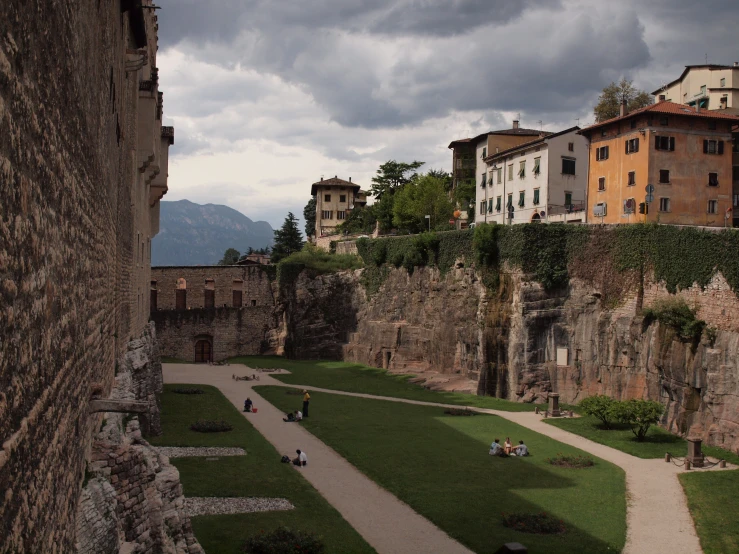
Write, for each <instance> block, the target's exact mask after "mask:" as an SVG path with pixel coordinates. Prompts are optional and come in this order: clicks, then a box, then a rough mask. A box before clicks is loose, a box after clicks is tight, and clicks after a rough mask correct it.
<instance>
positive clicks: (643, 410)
mask: <svg viewBox="0 0 739 554" xmlns="http://www.w3.org/2000/svg"><path fill="white" fill-rule="evenodd" d="M664 411H665V407H664V406H663V405H662V404H660V403H659V402H655V401H654V400H636V399H633V400H626V401H624V402H616V403H615V404H614V408H613V413H614V415H615V419H616V420H618V421H620V422H622V423H626V424H627V425H628V426H629V427H631V432H632V433H634V436H636V440H637V441H639V442H643V441H644V438H645V437H646V436H647V432H648V431H649V427H651V426H652V425H654V424H656V423H657V422H659V420H660V418H661V417H662V414H663V413H664Z"/></svg>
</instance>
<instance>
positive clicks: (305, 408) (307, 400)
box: [303, 389, 310, 417]
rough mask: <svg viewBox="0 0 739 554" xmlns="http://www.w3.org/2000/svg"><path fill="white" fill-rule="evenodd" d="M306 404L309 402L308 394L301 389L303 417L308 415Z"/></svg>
mask: <svg viewBox="0 0 739 554" xmlns="http://www.w3.org/2000/svg"><path fill="white" fill-rule="evenodd" d="M308 404H310V394H308V391H307V390H305V389H303V417H308Z"/></svg>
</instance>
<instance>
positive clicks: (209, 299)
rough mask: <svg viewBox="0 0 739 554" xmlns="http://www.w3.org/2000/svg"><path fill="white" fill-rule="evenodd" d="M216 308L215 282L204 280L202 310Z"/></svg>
mask: <svg viewBox="0 0 739 554" xmlns="http://www.w3.org/2000/svg"><path fill="white" fill-rule="evenodd" d="M215 306H216V282H215V281H214V280H213V279H206V280H205V303H204V304H203V307H204V308H215Z"/></svg>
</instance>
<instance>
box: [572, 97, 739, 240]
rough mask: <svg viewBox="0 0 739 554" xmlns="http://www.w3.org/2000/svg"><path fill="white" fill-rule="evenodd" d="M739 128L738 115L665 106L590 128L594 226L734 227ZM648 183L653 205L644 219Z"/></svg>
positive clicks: (589, 199)
mask: <svg viewBox="0 0 739 554" xmlns="http://www.w3.org/2000/svg"><path fill="white" fill-rule="evenodd" d="M737 124H739V117H737V116H735V115H732V114H730V113H726V112H722V111H708V110H702V109H700V108H694V107H689V106H685V105H680V104H675V103H673V102H665V101H662V102H658V103H656V104H652V105H651V106H647V107H646V108H642V109H640V110H636V111H634V112H632V113H629V114H625V115H622V116H620V117H616V118H614V119H610V120H608V121H604V122H602V123H598V124H596V125H593V126H591V127H588V128H586V129H583V130H582V131H580V132H581V134H583V135H584V136H585V137H587V138H588V139H589V140H590V153H589V158H590V163H589V171H588V195H587V204H588V210H587V213H588V221H589V222H591V223H636V222H642V221H658V222H660V223H671V224H677V225H704V226H713V227H723V226H724V225H726V224H727V222H728V224H729V226H730V225H731V194H732V152H731V150H732V142H731V137H732V128H733V127H736V126H737ZM648 185H651V186H652V187H653V193H652V195H653V200H652V201H651V203H650V204H649V206H648V213H644V214H642V213H640V211H641V208H642V206H641V204H644V203H646V201H647V198H646V195H647V190H646V188H647V186H648Z"/></svg>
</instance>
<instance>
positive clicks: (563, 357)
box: [557, 348, 569, 366]
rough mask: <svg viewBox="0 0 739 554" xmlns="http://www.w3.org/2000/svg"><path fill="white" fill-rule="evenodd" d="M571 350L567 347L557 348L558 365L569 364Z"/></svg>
mask: <svg viewBox="0 0 739 554" xmlns="http://www.w3.org/2000/svg"><path fill="white" fill-rule="evenodd" d="M568 362H569V351H568V350H567V349H566V348H557V365H558V366H566V365H569V364H568Z"/></svg>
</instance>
